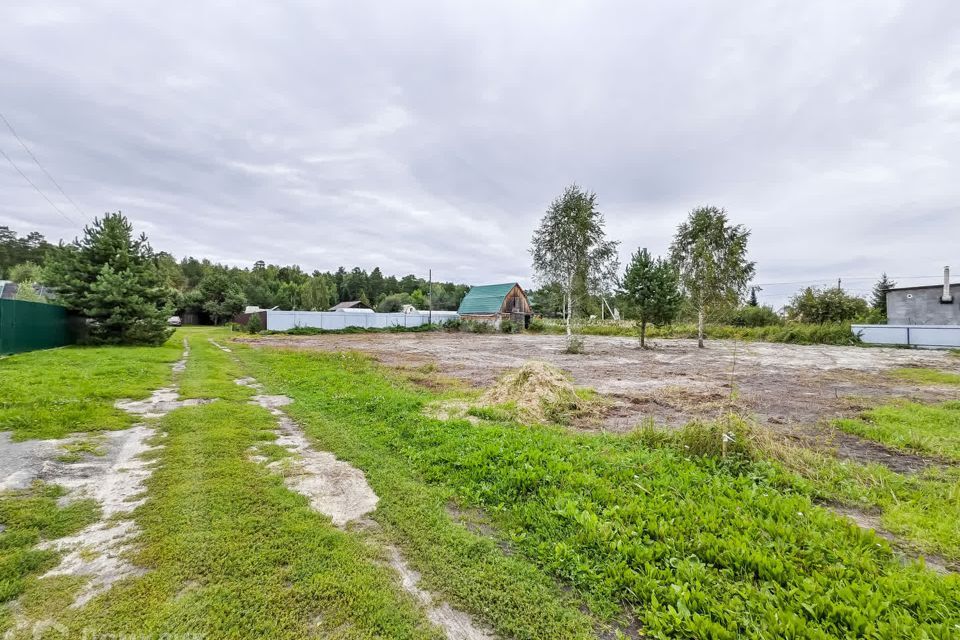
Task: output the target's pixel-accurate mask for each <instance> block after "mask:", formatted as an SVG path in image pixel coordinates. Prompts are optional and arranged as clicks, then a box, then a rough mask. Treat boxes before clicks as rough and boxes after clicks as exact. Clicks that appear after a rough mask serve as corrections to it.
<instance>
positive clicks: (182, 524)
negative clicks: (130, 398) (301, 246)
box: [23, 330, 438, 639]
mask: <svg viewBox="0 0 960 640" xmlns="http://www.w3.org/2000/svg"><path fill="white" fill-rule="evenodd" d="M187 333H188V335H189V336H190V338H191V350H192V355H191V358H190V361H189V363H188V366H187V370H186V371H185V372H184V374H183V376H184V380H192V384H193V387H192V391H193V393H194V394H196V395H197V396H200V397H209V396H210V395H212V394H214V393H215V392H217V391H218V390H219V389H221V388H223V386H224V385H225V383H226V378H227V377H228V376H230V375H233V374H234V373H235V371H236V370H235V364H234V363H233V360H232V358H231V357H230V355H229V354H226V353H223V352H221V351H219V350H218V349H216V348H215V347H213V346H212V345H210V344H209V343H207V342H206V340H205V338H206V337H207V336H208V335H209V332H206V331H203V330H200V331H188V332H187ZM213 335H216V334H213ZM219 337H221V338H222V336H219ZM199 338H203V339H199ZM204 379H208V380H209V384H206V383H204V382H203V380H204ZM230 383H231V384H233V383H232V378H231V379H230ZM234 389H236V390H238V391H237V392H236V393H237V395H235V396H233V397H232V398H230V399H221V400H217V401H216V402H213V403H211V404H208V405H204V406H200V407H190V408H183V409H179V410H176V411H174V412H171V413H170V414H168V415H167V416H166V417H165V418H163V419H162V421H161V425H160V426H161V429H162V430H163V431H164V432H165V433H166V434H167V436H166V437H165V438H162V444H163V448H162V449H160V450H159V453H157V454H156V456H157V460H158V466H157V468H156V470H155V471H154V473H153V475H152V476H151V477H150V479H149V480H148V481H147V496H148V499H147V501H146V502H145V503H144V504H143V505H142V506H140V507H139V508H138V509H137V510H136V512H135V517H136V521H137V523H138V525H139V526H140V527H141V529H142V534H141V536H140V538H139V539H138V541H137V547H138V549H139V550H138V551H137V552H136V554H135V555H134V557H133V560H134V562H135V564H137V565H138V566H141V567H144V568H146V569H148V570H149V571H148V573H146V574H145V575H144V576H142V577H139V578H135V579H127V580H124V581H121V582H120V583H118V584H116V585H115V586H114V587H113V588H112V589H111V590H110V591H109V593H107V594H105V595H102V596H100V597H97V598H95V599H94V600H93V601H91V602H90V603H89V604H88V605H87V606H85V607H84V608H82V609H81V610H79V611H77V610H72V609H67V610H63V609H61V610H60V615H59V617H58V622H60V623H62V624H65V625H66V626H67V627H68V629H69V637H79V636H80V634H81V633H83V632H84V630H90V629H92V630H95V631H96V633H97V634H100V635H103V636H104V637H107V636H110V637H119V636H121V635H123V634H129V633H132V632H134V631H135V632H136V634H138V635H137V637H161V636H162V635H163V634H167V633H183V634H198V636H197V637H210V638H227V637H235V638H268V637H269V638H291V639H293V638H304V637H324V638H328V637H329V638H401V639H402V638H437V637H438V636H437V633H436V630H435V629H434V628H432V627H431V626H430V625H429V624H428V622H427V621H426V618H425V617H424V615H423V613H422V612H421V611H420V610H419V608H418V607H417V605H416V604H415V603H414V601H413V600H412V598H411V597H410V596H408V595H407V594H406V593H405V592H403V591H402V590H401V589H400V587H399V585H398V584H397V581H396V578H395V577H394V576H393V574H392V572H391V571H390V570H389V569H388V568H387V567H385V566H384V564H383V562H382V559H381V557H380V552H379V547H378V546H377V545H375V544H373V543H372V541H371V540H370V539H368V537H367V536H364V535H362V534H351V533H346V532H343V531H341V530H339V529H336V528H335V527H333V526H332V525H331V524H330V521H329V520H328V519H327V518H325V517H324V516H321V515H319V514H317V513H316V512H314V511H313V510H312V509H311V508H310V506H309V504H308V503H307V500H306V498H304V497H302V496H300V495H299V494H296V493H294V492H291V491H290V490H288V489H287V488H286V487H285V486H284V485H283V482H282V480H281V478H280V477H279V476H277V475H275V474H272V473H270V472H269V471H268V470H267V469H265V468H264V467H263V466H261V465H258V464H255V463H254V462H251V461H250V460H249V455H250V450H251V448H252V447H260V446H264V447H267V448H269V447H271V446H275V445H272V442H271V441H272V440H273V438H274V437H275V436H274V432H273V428H274V426H275V418H274V417H273V416H271V415H270V414H269V413H268V412H267V411H266V410H264V409H261V408H260V407H257V406H252V405H250V404H249V403H247V402H246V398H247V397H249V395H250V393H251V391H250V390H249V389H246V388H244V387H238V386H236V385H233V388H232V389H231V390H234ZM63 590H64V585H63V584H62V583H61V582H60V581H46V580H44V581H40V582H38V583H37V584H36V585H35V586H34V588H33V589H32V590H29V591H28V592H27V593H26V594H25V595H24V598H23V599H24V601H26V602H28V603H29V602H42V601H48V600H57V599H58V594H60V593H62V592H63ZM68 601H69V599H64V598H63V597H59V602H60V603H61V604H62V603H64V602H68ZM49 614H50V611H49V608H48V610H47V611H46V612H45V616H49ZM111 634H114V635H111Z"/></svg>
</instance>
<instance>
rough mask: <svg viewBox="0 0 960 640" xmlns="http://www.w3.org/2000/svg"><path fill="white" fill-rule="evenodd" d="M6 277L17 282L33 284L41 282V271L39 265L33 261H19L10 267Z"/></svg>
mask: <svg viewBox="0 0 960 640" xmlns="http://www.w3.org/2000/svg"><path fill="white" fill-rule="evenodd" d="M8 279H9V280H13V281H14V282H16V283H17V284H34V283H37V282H43V272H42V269H41V268H40V265H38V264H37V263H35V262H29V261H27V262H21V263H20V264H18V265H14V266H13V267H11V268H10V273H9V277H8Z"/></svg>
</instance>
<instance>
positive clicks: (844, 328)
mask: <svg viewBox="0 0 960 640" xmlns="http://www.w3.org/2000/svg"><path fill="white" fill-rule="evenodd" d="M536 326H537V328H540V327H542V330H543V331H545V332H547V333H563V332H564V330H565V329H564V326H563V324H562V323H560V322H557V321H552V320H545V321H543V322H540V323H537V325H536ZM531 328H532V327H531ZM577 332H578V333H581V334H583V335H588V336H629V337H635V336H637V328H636V326H635V325H634V324H633V323H632V322H625V321H620V322H605V323H588V324H582V325H579V326H578V327H577ZM705 334H706V337H707V338H708V339H719V340H748V341H761V342H783V343H788V344H836V345H854V344H860V338H859V337H857V336H855V335H854V333H853V331H852V330H851V328H850V324H848V323H825V324H802V323H794V322H788V323H786V324H784V325H781V326H768V327H734V326H731V325H725V324H709V325H707V326H706V329H705ZM647 337H648V338H696V337H697V326H696V325H695V324H675V325H668V326H663V327H652V326H648V327H647Z"/></svg>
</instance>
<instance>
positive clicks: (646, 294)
mask: <svg viewBox="0 0 960 640" xmlns="http://www.w3.org/2000/svg"><path fill="white" fill-rule="evenodd" d="M620 293H621V295H622V296H624V298H626V300H627V301H628V302H629V304H630V306H631V307H632V309H633V311H634V313H636V314H637V329H638V330H639V334H640V346H641V347H643V346H646V333H647V324H653V325H664V324H670V323H671V322H673V321H674V320H675V319H676V317H677V315H678V314H679V313H680V307H681V304H682V303H683V296H682V294H681V293H680V277H679V274H678V273H677V270H676V268H674V266H673V265H672V264H671V263H670V262H667V261H666V260H663V259H661V258H657V259H656V260H654V259H653V258H652V257H651V256H650V252H649V251H647V250H646V249H640V250H639V251H637V252H636V253H635V254H633V257H632V258H631V260H630V264H629V265H627V271H626V273H625V274H624V276H623V283H622V290H621V292H620Z"/></svg>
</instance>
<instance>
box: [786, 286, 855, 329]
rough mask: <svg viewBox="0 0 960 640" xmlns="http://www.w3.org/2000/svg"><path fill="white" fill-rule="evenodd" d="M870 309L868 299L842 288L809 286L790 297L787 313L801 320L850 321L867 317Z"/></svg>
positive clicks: (820, 322)
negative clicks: (851, 293) (853, 294)
mask: <svg viewBox="0 0 960 640" xmlns="http://www.w3.org/2000/svg"><path fill="white" fill-rule="evenodd" d="M869 311H870V307H869V305H867V301H866V300H864V299H863V298H858V297H857V296H852V295H850V294H848V293H847V292H846V291H844V290H842V289H835V288H829V289H817V288H814V287H807V288H806V289H804V290H802V291H800V292H799V293H797V294H796V295H795V296H793V298H791V299H790V304H789V305H788V306H787V313H788V315H789V317H790V318H791V319H792V320H799V321H801V322H811V323H812V322H815V323H818V324H823V323H825V322H850V321H851V320H853V319H854V318H863V317H866V316H867V314H868V313H869Z"/></svg>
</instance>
